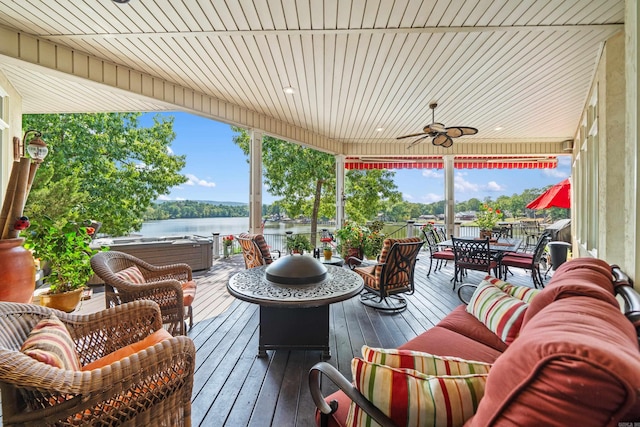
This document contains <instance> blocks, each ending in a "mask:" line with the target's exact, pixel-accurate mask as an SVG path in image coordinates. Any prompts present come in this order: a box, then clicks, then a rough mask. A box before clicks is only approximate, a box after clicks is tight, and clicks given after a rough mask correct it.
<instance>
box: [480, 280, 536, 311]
mask: <svg viewBox="0 0 640 427" xmlns="http://www.w3.org/2000/svg"><path fill="white" fill-rule="evenodd" d="M480 283H491V284H492V285H493V286H497V287H498V289H500V290H501V291H502V292H505V293H507V294H509V295H511V296H512V297H515V298H518V299H520V300H522V301H524V302H526V303H527V304H530V303H531V300H532V299H533V297H535V296H536V295H538V294H539V293H540V289H534V288H530V287H528V286H518V285H512V284H511V283H509V282H505V281H503V280H500V279H497V278H495V277H493V276H487V277H485V278H484V280H483V281H482V282H480Z"/></svg>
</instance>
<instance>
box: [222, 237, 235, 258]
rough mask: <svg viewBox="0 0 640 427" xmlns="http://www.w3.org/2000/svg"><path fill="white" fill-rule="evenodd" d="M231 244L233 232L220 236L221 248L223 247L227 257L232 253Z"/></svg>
mask: <svg viewBox="0 0 640 427" xmlns="http://www.w3.org/2000/svg"><path fill="white" fill-rule="evenodd" d="M232 246H233V234H229V235H228V236H224V237H223V238H222V249H223V252H224V257H225V258H229V256H230V255H231V254H232V253H233V247H232Z"/></svg>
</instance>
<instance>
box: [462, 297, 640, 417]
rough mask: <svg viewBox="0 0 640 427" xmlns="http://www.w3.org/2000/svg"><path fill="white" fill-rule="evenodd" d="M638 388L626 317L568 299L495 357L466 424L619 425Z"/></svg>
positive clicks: (602, 304) (639, 367)
mask: <svg viewBox="0 0 640 427" xmlns="http://www.w3.org/2000/svg"><path fill="white" fill-rule="evenodd" d="M541 296H542V293H541V295H538V296H537V297H536V299H537V298H540V297H541ZM534 303H535V300H534ZM638 390H640V352H639V350H638V341H637V337H636V334H635V330H634V328H633V327H632V325H631V324H630V323H629V321H628V320H627V319H626V318H625V317H624V316H623V315H622V314H621V312H620V310H619V309H618V308H617V307H614V306H612V305H611V304H610V303H609V302H608V301H602V300H599V299H595V298H591V297H588V296H587V297H579V296H576V297H573V298H565V299H561V300H558V301H555V302H554V303H553V304H552V305H549V306H547V307H545V308H543V309H542V310H541V311H540V312H539V314H538V315H537V316H535V317H534V318H532V319H530V321H529V322H528V323H527V324H526V325H525V326H523V328H522V332H521V334H520V337H519V338H518V339H517V340H515V341H514V342H513V344H511V346H510V347H509V348H508V349H507V350H506V351H505V352H504V353H503V355H502V356H501V357H500V358H499V359H498V360H496V361H495V363H494V365H493V367H492V368H491V375H489V379H488V381H487V386H486V390H485V395H484V397H483V399H482V401H481V402H480V406H479V407H478V411H477V412H476V415H475V416H474V417H473V419H472V420H470V421H469V422H468V423H467V424H466V426H473V427H475V426H488V425H492V426H496V425H497V426H524V425H530V426H534V425H535V426H538V425H545V426H566V425H567V420H571V425H576V426H578V425H584V426H586V425H593V426H596V425H597V426H615V425H617V422H618V421H619V420H620V419H621V418H622V417H623V416H624V415H625V414H626V413H628V412H629V411H630V410H631V408H637V407H638V406H639V405H640V400H639V393H638Z"/></svg>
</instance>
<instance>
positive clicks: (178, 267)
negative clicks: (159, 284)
mask: <svg viewBox="0 0 640 427" xmlns="http://www.w3.org/2000/svg"><path fill="white" fill-rule="evenodd" d="M135 263H136V264H137V265H138V268H139V269H140V270H142V271H143V273H142V274H143V276H145V278H146V279H147V280H153V279H160V280H162V279H163V278H166V279H171V278H175V280H179V281H187V280H192V279H193V276H192V272H191V267H190V266H189V264H185V263H177V264H168V265H152V264H149V263H148V262H146V261H143V260H141V259H136V260H135ZM145 270H146V271H145Z"/></svg>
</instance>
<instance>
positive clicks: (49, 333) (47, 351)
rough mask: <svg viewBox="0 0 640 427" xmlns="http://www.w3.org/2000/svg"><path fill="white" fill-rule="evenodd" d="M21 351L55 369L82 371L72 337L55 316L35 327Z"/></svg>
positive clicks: (43, 320)
mask: <svg viewBox="0 0 640 427" xmlns="http://www.w3.org/2000/svg"><path fill="white" fill-rule="evenodd" d="M20 351H21V352H22V353H24V354H26V355H27V356H31V357H32V358H34V359H36V360H38V361H40V362H43V363H46V364H47V365H51V366H53V367H55V368H60V369H67V370H76V371H77V370H80V359H79V358H78V353H76V347H75V344H74V343H73V340H72V339H71V335H69V331H68V330H67V327H66V326H65V325H64V323H62V322H61V321H60V319H58V317H57V316H56V315H55V314H52V315H51V317H49V318H46V319H42V320H41V321H40V322H38V324H37V325H36V326H34V328H33V329H32V330H31V332H30V333H29V336H28V337H27V339H26V341H25V342H24V343H23V344H22V347H21V348H20Z"/></svg>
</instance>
